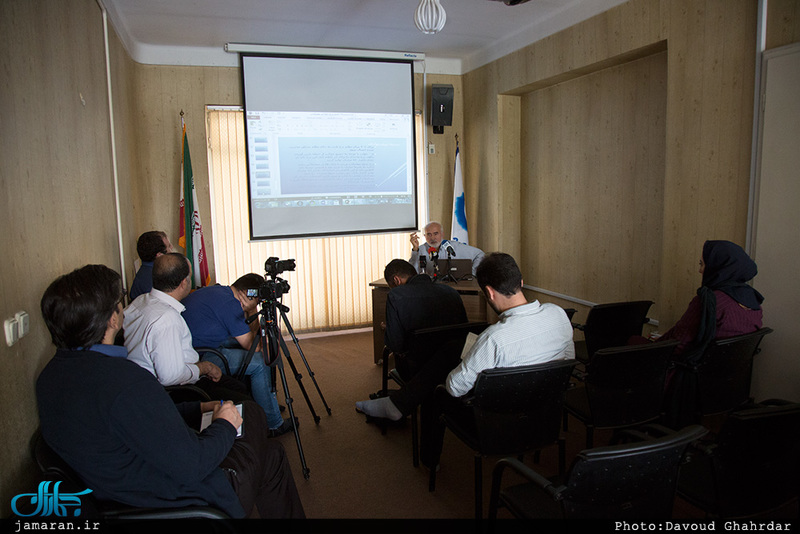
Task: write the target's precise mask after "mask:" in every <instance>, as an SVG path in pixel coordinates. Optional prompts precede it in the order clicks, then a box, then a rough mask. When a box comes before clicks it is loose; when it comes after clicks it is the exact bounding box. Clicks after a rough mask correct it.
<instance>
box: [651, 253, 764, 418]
mask: <svg viewBox="0 0 800 534" xmlns="http://www.w3.org/2000/svg"><path fill="white" fill-rule="evenodd" d="M699 272H700V274H701V275H702V283H701V285H700V287H699V288H698V290H697V295H696V296H695V297H694V298H693V299H692V300H691V302H689V307H688V308H687V310H686V312H685V313H684V314H683V316H682V317H681V318H680V319H679V320H678V322H677V323H675V326H673V327H672V328H670V329H669V330H668V331H667V332H666V333H665V334H664V335H663V336H661V337H660V338H658V341H664V340H670V339H674V340H678V342H679V345H678V346H677V347H676V349H675V356H674V357H675V359H676V360H680V361H684V362H687V363H691V364H695V363H698V362H699V361H700V358H701V357H702V355H703V353H704V352H705V349H706V348H707V347H708V345H709V344H710V343H711V342H712V341H714V340H715V339H724V338H728V337H734V336H738V335H742V334H749V333H751V332H755V331H756V330H758V329H760V328H761V327H762V310H761V303H762V302H763V301H764V297H762V296H761V293H759V292H758V291H756V290H755V289H754V288H753V287H752V286H751V285H749V284H748V283H747V282H748V281H750V280H752V279H753V278H754V277H755V276H756V274H757V273H758V267H757V266H756V263H755V262H754V261H753V260H752V259H751V258H750V257H749V256H748V255H747V253H746V252H745V251H744V250H743V249H742V247H740V246H739V245H737V244H735V243H732V242H730V241H706V242H705V243H704V244H703V251H702V255H701V257H700V271H699ZM697 387H698V385H697V383H696V377H695V375H694V374H693V373H684V372H682V371H681V368H680V367H676V368H675V369H674V370H673V371H672V372H670V374H669V377H668V380H667V385H666V399H665V408H664V411H665V421H664V422H665V424H666V425H667V426H670V427H673V428H681V427H683V426H685V425H687V424H691V423H694V422H697V420H696V417H695V399H696V395H697Z"/></svg>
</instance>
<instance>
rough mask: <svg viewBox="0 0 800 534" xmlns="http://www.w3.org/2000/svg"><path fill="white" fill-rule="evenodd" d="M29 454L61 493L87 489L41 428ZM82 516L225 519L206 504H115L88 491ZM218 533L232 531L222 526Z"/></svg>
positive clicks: (32, 441) (34, 435)
mask: <svg viewBox="0 0 800 534" xmlns="http://www.w3.org/2000/svg"><path fill="white" fill-rule="evenodd" d="M30 447H31V455H32V456H33V460H34V462H35V463H36V465H37V467H38V468H39V475H40V478H41V479H42V480H51V481H54V482H60V483H61V484H60V488H59V489H60V491H61V492H62V493H76V492H80V491H83V490H85V489H86V484H85V483H84V482H83V481H82V479H81V477H80V476H79V475H78V474H77V473H76V472H75V471H74V470H73V469H72V467H70V465H69V464H67V462H66V461H64V459H63V458H61V456H59V455H58V453H56V452H55V451H54V450H53V449H52V448H51V447H50V445H48V444H47V442H46V441H45V440H44V437H43V436H42V433H41V431H40V430H38V429H37V430H36V432H35V433H34V434H33V437H32V438H31V442H30ZM81 517H93V518H94V517H102V518H106V519H112V518H123V519H124V518H127V519H131V518H137V519H188V518H205V519H227V518H228V516H227V515H226V514H225V513H223V512H222V511H221V510H218V509H216V508H214V507H212V506H207V505H195V506H185V507H181V508H153V509H150V508H140V507H135V506H129V505H126V504H122V503H118V502H115V501H101V500H99V499H97V498H96V497H95V496H94V493H88V494H86V495H82V496H81ZM221 526H222V527H223V530H220V532H223V531H225V532H229V531H231V530H230V529H228V528H224V527H225V526H226V525H221Z"/></svg>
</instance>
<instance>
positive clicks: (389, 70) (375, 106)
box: [240, 53, 418, 240]
mask: <svg viewBox="0 0 800 534" xmlns="http://www.w3.org/2000/svg"><path fill="white" fill-rule="evenodd" d="M240 57H241V65H242V69H241V71H242V77H243V88H244V110H245V137H246V143H247V145H246V151H247V171H248V199H249V210H250V237H251V239H254V240H259V239H277V238H299V237H314V236H332V235H344V234H365V233H383V232H393V231H411V230H414V229H416V228H417V227H418V222H417V209H416V208H417V198H416V187H415V184H416V178H415V176H416V168H415V164H416V163H415V162H416V158H415V157H414V154H415V146H414V139H415V137H414V93H413V61H405V60H394V59H392V60H386V59H372V58H370V59H360V58H351V57H342V58H339V57H315V56H285V55H264V54H247V53H243V54H241V55H240Z"/></svg>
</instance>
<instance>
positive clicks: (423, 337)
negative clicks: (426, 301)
mask: <svg viewBox="0 0 800 534" xmlns="http://www.w3.org/2000/svg"><path fill="white" fill-rule="evenodd" d="M487 326H489V323H487V322H483V321H473V322H468V323H459V324H454V325H445V326H434V327H430V328H420V329H418V330H414V331H413V332H412V333H411V339H410V340H409V343H408V347H409V348H408V351H407V352H408V353H409V354H414V353H418V352H420V351H425V352H430V353H432V352H433V351H432V350H431V347H438V346H442V345H444V344H446V343H449V342H453V343H460V344H461V345H462V346H463V345H464V341H465V340H466V338H467V336H468V335H469V334H470V333H474V334H480V333H481V332H483V331H484V330H485V329H486V327H487ZM401 357H402V356H397V357H395V355H394V353H392V352H391V351H390V350H389V348H388V347H384V348H383V358H382V366H383V369H382V372H381V389H380V390H378V392H377V393H375V394H373V395H372V398H377V397H385V396H386V395H388V394H389V380H394V381H395V382H397V380H396V379H397V378H401V373H400V372H399V371H398V370H397V367H395V368H393V369H392V368H390V367H389V359H390V358H391V359H393V360H394V362H395V366H397V365H398V361H397V360H398V359H399V358H401Z"/></svg>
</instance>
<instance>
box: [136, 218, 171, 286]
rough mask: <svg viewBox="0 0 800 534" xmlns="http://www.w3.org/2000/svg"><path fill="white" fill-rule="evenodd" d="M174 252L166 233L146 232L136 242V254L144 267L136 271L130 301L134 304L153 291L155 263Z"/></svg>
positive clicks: (157, 231)
mask: <svg viewBox="0 0 800 534" xmlns="http://www.w3.org/2000/svg"><path fill="white" fill-rule="evenodd" d="M170 252H172V243H170V242H169V238H168V237H167V234H166V233H165V232H161V231H159V230H153V231H151V232H145V233H143V234H142V235H140V236H139V239H138V240H137V241H136V253H137V254H139V259H140V260H142V266H141V267H139V270H138V271H136V276H135V277H134V278H133V283H132V284H131V291H130V299H131V302H133V301H134V300H135V299H136V297H138V296H139V295H142V294H143V293H150V290H151V289H153V262H154V261H155V260H156V258H157V257H159V256H161V255H162V254H168V253H170Z"/></svg>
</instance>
